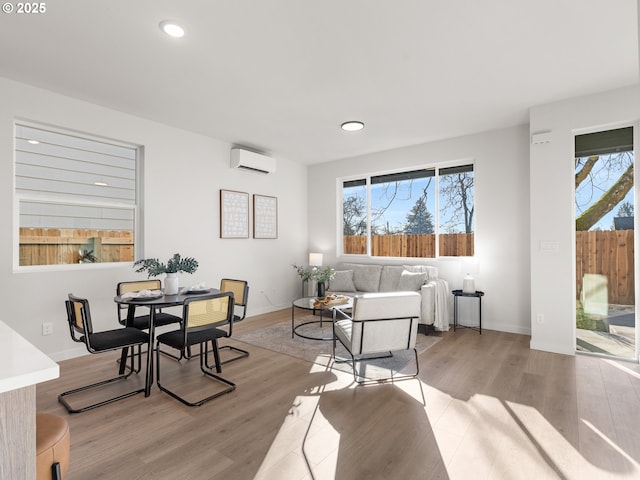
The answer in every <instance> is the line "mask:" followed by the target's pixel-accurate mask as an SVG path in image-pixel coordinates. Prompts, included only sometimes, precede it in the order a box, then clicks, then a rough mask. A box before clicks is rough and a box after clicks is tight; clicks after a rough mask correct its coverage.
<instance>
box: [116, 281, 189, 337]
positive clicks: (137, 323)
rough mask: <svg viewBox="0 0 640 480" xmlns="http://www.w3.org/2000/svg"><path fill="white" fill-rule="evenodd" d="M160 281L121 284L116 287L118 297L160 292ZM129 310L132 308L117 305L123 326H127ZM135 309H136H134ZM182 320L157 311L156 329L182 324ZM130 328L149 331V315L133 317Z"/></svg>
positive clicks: (119, 318)
mask: <svg viewBox="0 0 640 480" xmlns="http://www.w3.org/2000/svg"><path fill="white" fill-rule="evenodd" d="M160 286H161V284H160V280H136V281H130V282H120V283H118V285H117V286H116V295H118V296H121V295H124V294H125V293H130V292H140V291H142V290H160ZM128 308H131V307H129V306H127V305H123V304H120V303H119V304H117V309H118V322H120V324H121V325H126V323H127V311H128ZM133 308H135V307H133ZM181 321H182V318H180V316H178V315H171V314H170V313H165V312H162V311H160V310H159V311H157V312H156V315H155V324H156V327H161V326H163V325H171V324H172V323H180V322H181ZM128 326H130V327H134V328H137V329H139V330H148V329H149V314H146V315H135V316H134V317H133V321H132V322H131V324H130V325H128Z"/></svg>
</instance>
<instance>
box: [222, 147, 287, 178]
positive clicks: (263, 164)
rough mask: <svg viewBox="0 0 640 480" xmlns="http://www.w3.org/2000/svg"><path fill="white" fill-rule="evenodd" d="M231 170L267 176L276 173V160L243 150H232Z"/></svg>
mask: <svg viewBox="0 0 640 480" xmlns="http://www.w3.org/2000/svg"><path fill="white" fill-rule="evenodd" d="M231 168H238V169H240V170H245V171H247V172H254V173H262V174H265V175H268V174H270V173H273V172H275V171H276V159H275V158H271V157H267V156H266V155H262V154H260V153H255V152H251V151H249V150H245V149H243V148H232V149H231Z"/></svg>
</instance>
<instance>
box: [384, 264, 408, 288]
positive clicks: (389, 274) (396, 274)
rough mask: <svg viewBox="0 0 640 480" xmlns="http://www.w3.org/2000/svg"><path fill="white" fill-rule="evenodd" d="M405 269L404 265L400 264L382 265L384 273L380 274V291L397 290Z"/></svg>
mask: <svg viewBox="0 0 640 480" xmlns="http://www.w3.org/2000/svg"><path fill="white" fill-rule="evenodd" d="M403 271H404V267H401V266H399V265H385V266H383V267H382V273H381V274H380V286H379V287H378V291H380V292H395V291H396V290H398V282H399V281H400V275H402V272H403Z"/></svg>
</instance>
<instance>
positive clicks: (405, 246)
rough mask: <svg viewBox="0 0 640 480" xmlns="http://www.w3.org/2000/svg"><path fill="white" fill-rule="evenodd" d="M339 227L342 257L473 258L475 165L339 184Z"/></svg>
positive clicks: (421, 170) (433, 169) (376, 177)
mask: <svg viewBox="0 0 640 480" xmlns="http://www.w3.org/2000/svg"><path fill="white" fill-rule="evenodd" d="M342 221H343V229H342V232H343V253H344V254H351V255H367V254H370V255H372V256H374V257H414V258H430V257H431V258H432V257H436V256H472V255H473V241H474V239H473V232H474V177H473V165H462V166H456V167H448V168H428V169H426V168H425V169H419V170H412V171H406V172H398V173H391V174H384V175H373V176H367V177H364V178H359V179H355V180H346V181H343V182H342ZM369 252H370V253H369Z"/></svg>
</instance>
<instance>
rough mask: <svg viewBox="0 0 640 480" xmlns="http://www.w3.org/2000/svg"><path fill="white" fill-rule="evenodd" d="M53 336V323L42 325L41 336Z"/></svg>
mask: <svg viewBox="0 0 640 480" xmlns="http://www.w3.org/2000/svg"><path fill="white" fill-rule="evenodd" d="M51 334H53V323H51V322H44V323H43V324H42V335H51Z"/></svg>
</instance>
